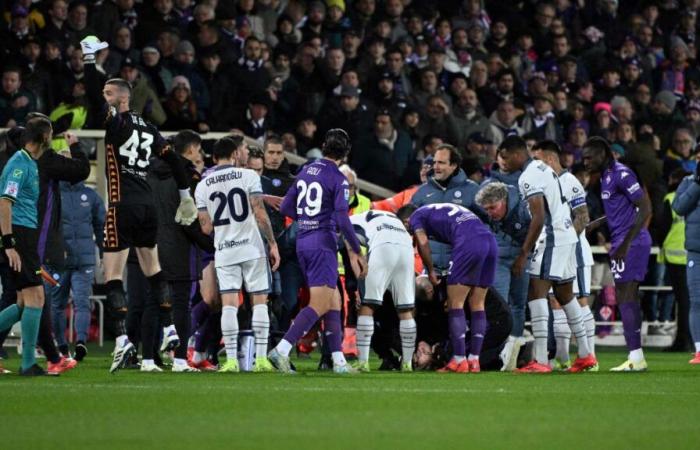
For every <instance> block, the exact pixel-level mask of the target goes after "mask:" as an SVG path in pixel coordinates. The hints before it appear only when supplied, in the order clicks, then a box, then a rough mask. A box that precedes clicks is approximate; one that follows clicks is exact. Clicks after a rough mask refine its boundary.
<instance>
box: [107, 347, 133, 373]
mask: <svg viewBox="0 0 700 450" xmlns="http://www.w3.org/2000/svg"><path fill="white" fill-rule="evenodd" d="M134 353H136V348H135V347H134V344H132V343H131V342H129V340H128V339H127V340H126V342H124V345H122V346H121V347H119V345H117V346H116V347H115V348H114V358H113V359H112V366H111V367H110V368H109V372H110V373H114V372H116V371H117V369H121V368H122V367H124V364H125V363H126V362H127V361H128V360H129V357H130V356H131V355H132V354H134Z"/></svg>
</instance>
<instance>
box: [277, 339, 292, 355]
mask: <svg viewBox="0 0 700 450" xmlns="http://www.w3.org/2000/svg"><path fill="white" fill-rule="evenodd" d="M292 347H293V345H292V344H291V342H289V341H287V340H286V339H280V341H279V342H278V343H277V347H275V348H276V349H277V352H279V353H280V354H282V355H284V356H289V352H291V351H292Z"/></svg>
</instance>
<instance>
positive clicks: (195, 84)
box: [170, 41, 209, 128]
mask: <svg viewBox="0 0 700 450" xmlns="http://www.w3.org/2000/svg"><path fill="white" fill-rule="evenodd" d="M170 68H171V70H172V72H173V75H175V76H178V75H180V76H183V77H185V78H187V81H188V83H189V85H190V94H191V97H192V100H194V102H195V104H196V105H197V108H198V109H199V110H201V111H206V109H207V108H208V107H209V91H208V90H207V86H206V84H205V83H204V80H203V79H202V77H201V76H200V75H199V72H198V71H197V66H196V65H195V49H194V46H193V45H192V43H190V42H189V41H181V42H180V43H178V44H177V47H175V53H174V61H173V62H172V64H171V65H170ZM173 83H174V80H173ZM172 87H173V86H171V89H172ZM186 128H193V127H186Z"/></svg>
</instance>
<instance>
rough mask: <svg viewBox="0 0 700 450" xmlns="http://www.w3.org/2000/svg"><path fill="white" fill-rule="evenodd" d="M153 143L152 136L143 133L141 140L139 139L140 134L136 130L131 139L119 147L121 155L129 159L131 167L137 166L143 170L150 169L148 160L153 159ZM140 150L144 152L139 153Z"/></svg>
mask: <svg viewBox="0 0 700 450" xmlns="http://www.w3.org/2000/svg"><path fill="white" fill-rule="evenodd" d="M152 143H153V135H152V134H150V133H141V138H140V139H139V132H138V131H136V130H134V132H133V133H131V137H129V139H127V140H126V142H124V143H123V144H122V145H121V147H119V154H120V155H121V156H126V157H127V158H129V163H128V165H129V166H133V165H134V164H136V166H138V167H140V168H141V169H145V168H146V167H148V158H150V157H151V144H152ZM139 149H141V150H143V152H139Z"/></svg>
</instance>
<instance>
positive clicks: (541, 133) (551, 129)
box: [522, 92, 563, 142]
mask: <svg viewBox="0 0 700 450" xmlns="http://www.w3.org/2000/svg"><path fill="white" fill-rule="evenodd" d="M553 109H554V96H553V95H552V94H550V93H549V92H547V93H545V94H541V95H538V96H537V97H535V99H534V108H533V110H532V111H528V112H527V113H525V117H524V118H523V122H522V129H523V133H532V134H533V137H534V138H535V139H537V140H538V141H542V140H545V139H548V140H551V141H555V142H561V141H562V139H563V133H562V131H561V125H559V124H558V123H557V120H556V116H555V115H554V112H553Z"/></svg>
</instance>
